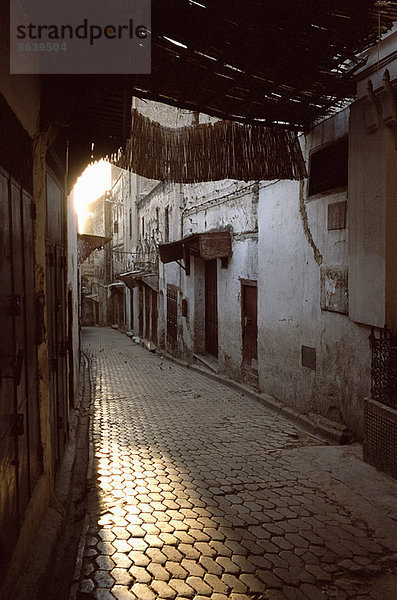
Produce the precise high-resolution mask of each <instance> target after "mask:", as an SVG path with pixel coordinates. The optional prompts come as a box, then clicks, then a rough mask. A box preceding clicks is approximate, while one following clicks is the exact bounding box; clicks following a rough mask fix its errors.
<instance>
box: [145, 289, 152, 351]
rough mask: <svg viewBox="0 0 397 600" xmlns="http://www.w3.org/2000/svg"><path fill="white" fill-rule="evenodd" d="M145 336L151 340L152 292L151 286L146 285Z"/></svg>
mask: <svg viewBox="0 0 397 600" xmlns="http://www.w3.org/2000/svg"><path fill="white" fill-rule="evenodd" d="M144 289H145V338H146V339H147V340H150V314H151V310H150V301H151V293H150V288H149V287H147V286H145V288H144Z"/></svg>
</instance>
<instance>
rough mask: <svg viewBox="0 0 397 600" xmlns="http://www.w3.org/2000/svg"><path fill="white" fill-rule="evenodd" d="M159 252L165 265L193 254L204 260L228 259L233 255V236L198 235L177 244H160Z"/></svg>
mask: <svg viewBox="0 0 397 600" xmlns="http://www.w3.org/2000/svg"><path fill="white" fill-rule="evenodd" d="M159 252H160V260H161V262H163V263H169V262H173V261H177V260H181V259H187V258H188V256H190V255H191V254H192V255H194V256H200V257H201V258H203V259H204V260H211V259H214V258H228V257H230V256H231V255H232V236H231V233H230V231H214V232H211V233H196V234H194V235H190V236H189V237H186V238H184V239H183V240H179V241H177V242H171V243H169V244H160V245H159Z"/></svg>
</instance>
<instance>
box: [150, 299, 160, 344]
mask: <svg viewBox="0 0 397 600" xmlns="http://www.w3.org/2000/svg"><path fill="white" fill-rule="evenodd" d="M157 310H158V309H157V292H156V291H155V290H152V337H151V339H152V342H153V344H156V345H157Z"/></svg>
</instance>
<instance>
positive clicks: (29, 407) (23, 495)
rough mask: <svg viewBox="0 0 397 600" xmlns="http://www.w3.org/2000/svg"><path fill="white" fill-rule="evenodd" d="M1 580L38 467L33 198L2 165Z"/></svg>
mask: <svg viewBox="0 0 397 600" xmlns="http://www.w3.org/2000/svg"><path fill="white" fill-rule="evenodd" d="M0 278H1V285H0V290H1V291H0V331H1V333H2V343H1V349H0V531H1V536H0V578H1V572H2V570H3V569H4V568H5V567H6V565H7V562H8V560H9V558H10V557H11V555H12V550H13V547H14V545H15V543H16V540H17V538H18V534H19V528H20V525H21V523H22V519H23V514H24V511H25V509H26V506H27V504H28V502H29V499H30V496H31V494H32V491H33V488H34V485H35V483H36V482H37V479H38V477H39V475H40V472H41V469H42V460H41V443H40V429H39V412H38V377H37V354H36V292H35V263H34V246H33V211H32V198H31V196H30V194H29V193H28V192H27V191H26V190H24V189H23V188H22V187H21V186H20V185H19V184H18V183H17V182H16V181H14V180H13V179H12V178H11V177H10V176H9V175H8V173H6V172H5V171H2V170H1V169H0Z"/></svg>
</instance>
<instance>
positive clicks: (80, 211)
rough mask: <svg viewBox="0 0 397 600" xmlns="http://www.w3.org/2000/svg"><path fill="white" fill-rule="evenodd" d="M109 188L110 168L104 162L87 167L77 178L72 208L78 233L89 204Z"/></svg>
mask: <svg viewBox="0 0 397 600" xmlns="http://www.w3.org/2000/svg"><path fill="white" fill-rule="evenodd" d="M110 188H111V166H110V163H109V162H107V161H105V160H100V161H98V162H95V163H93V164H91V165H89V166H88V167H87V168H86V170H85V171H84V173H83V174H82V175H81V176H80V177H79V178H78V180H77V183H76V185H75V186H74V188H73V191H74V207H75V210H76V212H77V218H78V225H79V233H83V232H84V223H85V220H86V218H87V217H88V215H89V214H90V208H89V207H90V204H91V203H92V202H94V200H96V199H97V198H99V197H100V196H102V194H104V193H105V192H106V191H107V190H110Z"/></svg>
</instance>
